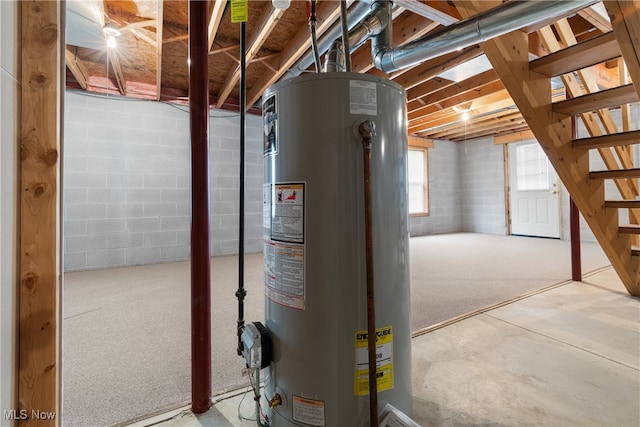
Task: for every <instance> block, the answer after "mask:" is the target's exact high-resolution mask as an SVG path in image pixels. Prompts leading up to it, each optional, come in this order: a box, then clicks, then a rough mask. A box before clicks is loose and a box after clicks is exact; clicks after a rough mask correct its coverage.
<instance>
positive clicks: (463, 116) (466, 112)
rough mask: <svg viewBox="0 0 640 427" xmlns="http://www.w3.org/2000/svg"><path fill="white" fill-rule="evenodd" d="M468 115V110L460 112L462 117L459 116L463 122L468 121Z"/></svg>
mask: <svg viewBox="0 0 640 427" xmlns="http://www.w3.org/2000/svg"><path fill="white" fill-rule="evenodd" d="M469 113H470V111H469V110H462V115H461V116H460V117H461V118H462V120H464V121H465V122H466V121H467V120H469V117H470V114H469Z"/></svg>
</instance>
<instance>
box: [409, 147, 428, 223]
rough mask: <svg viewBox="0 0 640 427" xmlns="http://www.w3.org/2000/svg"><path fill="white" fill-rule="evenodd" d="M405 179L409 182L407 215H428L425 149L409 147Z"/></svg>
mask: <svg viewBox="0 0 640 427" xmlns="http://www.w3.org/2000/svg"><path fill="white" fill-rule="evenodd" d="M408 154H409V161H408V162H407V179H408V181H409V215H411V216H426V215H429V184H428V173H427V149H426V148H422V147H409V152H408Z"/></svg>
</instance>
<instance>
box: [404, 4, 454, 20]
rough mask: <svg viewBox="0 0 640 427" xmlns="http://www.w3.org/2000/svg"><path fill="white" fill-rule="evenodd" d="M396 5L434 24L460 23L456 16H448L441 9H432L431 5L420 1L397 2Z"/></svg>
mask: <svg viewBox="0 0 640 427" xmlns="http://www.w3.org/2000/svg"><path fill="white" fill-rule="evenodd" d="M394 4H396V5H397V6H401V7H404V8H405V9H407V10H410V11H411V12H413V13H415V14H418V15H420V16H423V17H425V18H428V19H430V20H432V21H434V22H437V23H439V24H442V25H451V24H453V23H455V22H458V19H457V18H456V17H454V16H451V15H448V14H446V13H444V12H442V11H440V10H439V9H436V8H434V7H432V6H431V5H428V4H425V3H422V2H420V1H418V0H395V1H394Z"/></svg>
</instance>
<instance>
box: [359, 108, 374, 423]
mask: <svg viewBox="0 0 640 427" xmlns="http://www.w3.org/2000/svg"><path fill="white" fill-rule="evenodd" d="M358 130H359V132H360V135H361V136H362V147H363V158H364V222H365V250H366V272H367V350H368V356H369V422H370V426H371V427H378V381H377V363H376V299H375V292H374V291H375V281H374V277H373V267H374V265H373V202H372V200H371V139H372V138H373V136H374V135H375V124H374V122H372V121H371V120H365V121H363V122H362V123H361V124H360V126H359V127H358Z"/></svg>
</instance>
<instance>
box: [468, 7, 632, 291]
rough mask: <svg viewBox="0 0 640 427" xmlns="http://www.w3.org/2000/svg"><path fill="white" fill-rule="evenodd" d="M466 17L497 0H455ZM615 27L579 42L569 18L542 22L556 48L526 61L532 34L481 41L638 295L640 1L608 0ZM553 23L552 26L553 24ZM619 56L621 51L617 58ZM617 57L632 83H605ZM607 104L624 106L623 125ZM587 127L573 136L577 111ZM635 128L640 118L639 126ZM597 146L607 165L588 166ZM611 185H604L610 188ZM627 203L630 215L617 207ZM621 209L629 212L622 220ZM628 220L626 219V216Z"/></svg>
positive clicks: (547, 42)
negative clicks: (633, 115) (557, 83)
mask: <svg viewBox="0 0 640 427" xmlns="http://www.w3.org/2000/svg"><path fill="white" fill-rule="evenodd" d="M455 3H456V6H457V8H458V10H460V12H461V13H462V15H463V17H466V16H473V15H476V14H478V13H480V12H482V11H484V10H486V9H489V8H491V7H493V6H495V5H496V4H498V3H500V2H493V1H477V0H476V1H457V2H455ZM604 4H605V7H606V8H607V12H608V14H609V16H610V19H611V26H612V31H610V32H608V33H605V34H602V35H600V36H598V37H595V38H592V39H590V40H588V41H585V42H581V43H577V41H576V39H575V36H574V33H573V31H572V30H571V28H570V27H569V23H568V21H567V20H566V19H561V20H559V21H557V22H555V23H554V24H552V25H551V26H548V27H545V28H542V29H540V30H538V36H539V39H540V41H541V42H542V45H543V46H544V49H545V50H546V51H547V52H551V53H549V54H548V55H546V56H543V57H541V58H540V59H537V60H534V61H531V62H530V61H529V36H528V35H527V33H526V32H524V31H515V32H512V33H509V34H507V35H505V36H502V37H499V38H496V39H493V40H489V41H487V42H483V43H482V44H481V46H482V48H483V50H484V52H485V54H486V55H487V57H488V58H489V60H490V62H491V64H492V65H493V68H494V70H495V71H496V73H497V74H498V76H499V77H500V79H501V80H502V82H503V84H504V86H505V88H506V89H507V90H508V91H509V94H510V95H511V97H512V99H513V100H514V102H515V104H516V105H517V107H518V109H519V110H520V112H521V113H522V116H523V117H524V118H525V120H526V121H527V123H528V125H529V128H530V129H531V131H532V132H533V134H534V135H535V137H536V139H537V140H538V142H539V143H540V144H541V146H542V147H543V149H544V151H545V152H546V154H547V156H548V157H549V160H550V162H551V164H552V165H553V166H554V168H555V169H556V171H557V173H558V176H559V177H560V178H561V179H562V182H563V183H564V185H565V187H566V188H567V190H568V191H569V194H570V195H571V197H572V199H573V200H574V202H575V204H576V206H577V207H578V209H579V210H580V212H581V213H582V215H583V217H584V219H585V221H586V222H587V223H588V225H589V226H590V228H591V230H592V232H593V234H594V235H595V237H596V239H597V240H598V242H599V243H600V245H601V247H602V249H603V250H604V252H605V253H606V255H607V256H608V258H609V260H610V262H611V265H612V266H613V267H614V269H615V270H616V272H617V273H618V275H619V276H620V279H621V280H622V282H623V283H624V285H625V287H626V288H627V290H628V291H629V293H630V294H631V295H635V296H640V256H639V255H640V246H638V242H637V239H638V235H640V200H639V197H638V196H639V189H638V178H640V168H638V167H636V165H634V161H633V156H632V150H631V146H632V145H634V144H635V145H637V144H640V131H638V130H632V129H630V126H629V120H628V119H626V118H625V117H627V116H626V115H627V114H628V108H629V106H628V104H629V103H632V102H637V101H638V100H639V99H640V96H639V95H640V58H639V56H640V36H639V35H640V2H639V1H624V0H622V1H605V2H604ZM552 27H553V28H552ZM620 57H622V58H623V59H624V61H622V59H617V58H620ZM612 60H618V61H619V69H622V70H625V67H627V68H628V70H629V75H631V76H632V77H631V79H632V80H633V84H631V83H629V82H627V81H626V74H627V73H626V72H622V73H620V79H619V80H620V82H621V84H620V85H619V86H617V87H613V88H611V89H607V90H601V89H600V88H599V87H598V85H597V84H596V79H595V77H594V75H593V73H592V69H589V68H586V67H591V66H594V65H597V64H602V63H604V62H607V61H612ZM558 77H559V78H561V79H562V81H563V83H564V87H565V93H566V99H563V100H560V101H556V102H553V100H552V95H553V89H552V86H551V79H552V78H558ZM610 108H619V109H620V111H621V113H622V117H623V120H622V122H623V126H622V128H620V129H619V128H618V126H617V125H616V123H615V122H614V120H613V118H612V115H611V113H610V110H609V109H610ZM577 117H579V118H580V119H581V121H582V123H583V124H584V126H585V128H586V129H587V131H588V133H589V137H587V138H580V139H578V138H575V137H574V133H575V131H574V124H575V120H576V119H575V118H577ZM634 127H635V128H636V129H637V127H638V124H637V123H636V124H635V126H634ZM591 150H596V151H597V152H598V153H599V154H600V156H601V158H602V160H603V162H604V164H605V165H606V168H607V169H606V170H602V171H591V170H590V168H589V152H590V151H591ZM611 180H612V181H613V183H614V184H615V188H616V189H617V192H618V193H619V195H618V196H617V197H613V199H615V200H606V199H605V182H606V181H611ZM610 193H611V188H610V189H609V190H607V194H608V195H609V196H610V195H611V194H610ZM621 210H626V211H627V212H628V215H619V213H620V211H621ZM620 217H623V218H625V217H628V224H626V223H625V224H621V223H620V219H619V218H620ZM625 222H626V221H625Z"/></svg>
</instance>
